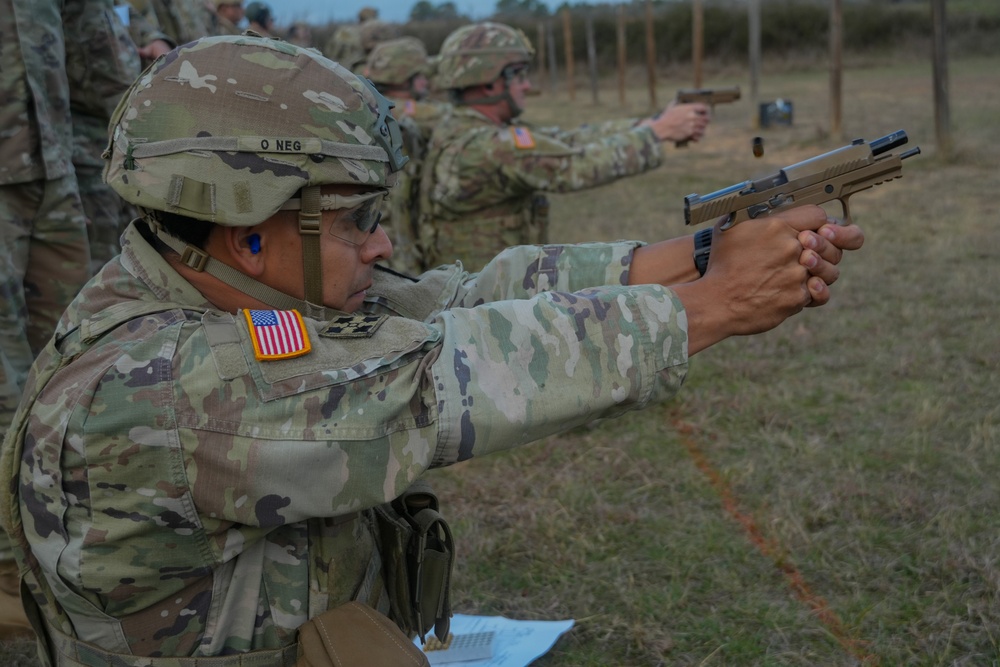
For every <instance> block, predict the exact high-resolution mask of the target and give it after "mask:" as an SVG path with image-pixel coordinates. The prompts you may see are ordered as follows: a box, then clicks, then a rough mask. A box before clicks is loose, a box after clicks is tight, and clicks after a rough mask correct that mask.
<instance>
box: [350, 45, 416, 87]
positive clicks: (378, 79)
mask: <svg viewBox="0 0 1000 667" xmlns="http://www.w3.org/2000/svg"><path fill="white" fill-rule="evenodd" d="M427 70H428V66H427V49H426V48H424V44H423V42H421V41H420V40H419V39H417V38H416V37H400V38H399V39H393V40H389V41H388V42H382V43H380V44H378V45H376V46H375V48H374V49H372V52H371V53H370V54H369V55H368V64H367V65H366V66H365V76H366V77H368V78H369V79H370V80H371V82H372V83H374V84H375V85H376V86H378V85H384V86H405V85H406V84H407V83H409V81H410V79H411V78H413V77H414V76H416V75H417V74H426V73H427Z"/></svg>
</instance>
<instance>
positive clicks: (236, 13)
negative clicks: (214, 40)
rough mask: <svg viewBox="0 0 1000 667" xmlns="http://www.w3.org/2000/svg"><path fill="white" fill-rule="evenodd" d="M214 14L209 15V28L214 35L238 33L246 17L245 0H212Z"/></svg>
mask: <svg viewBox="0 0 1000 667" xmlns="http://www.w3.org/2000/svg"><path fill="white" fill-rule="evenodd" d="M212 7H213V11H212V15H211V16H209V25H208V28H209V30H211V31H212V33H211V34H213V35H238V34H240V33H241V32H243V31H242V30H241V29H240V28H239V24H240V22H241V21H242V20H243V17H244V14H245V12H244V10H243V0H212Z"/></svg>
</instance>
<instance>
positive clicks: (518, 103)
mask: <svg viewBox="0 0 1000 667" xmlns="http://www.w3.org/2000/svg"><path fill="white" fill-rule="evenodd" d="M506 81H507V90H508V91H510V97H511V99H512V100H514V106H515V107H517V108H516V109H511V114H512V115H513V116H516V115H518V114H520V112H521V111H522V110H523V109H524V101H525V99H526V98H527V96H528V91H529V90H531V79H530V77H529V76H528V64H527V63H524V64H522V65H515V66H514V67H512V68H511V73H510V76H508V77H506Z"/></svg>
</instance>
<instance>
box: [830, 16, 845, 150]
mask: <svg viewBox="0 0 1000 667" xmlns="http://www.w3.org/2000/svg"><path fill="white" fill-rule="evenodd" d="M843 52H844V9H843V6H842V4H841V0H830V136H831V137H832V138H833V139H836V140H838V141H839V140H840V139H842V138H843V134H844V131H843V129H842V127H841V119H842V116H843V80H844V57H843Z"/></svg>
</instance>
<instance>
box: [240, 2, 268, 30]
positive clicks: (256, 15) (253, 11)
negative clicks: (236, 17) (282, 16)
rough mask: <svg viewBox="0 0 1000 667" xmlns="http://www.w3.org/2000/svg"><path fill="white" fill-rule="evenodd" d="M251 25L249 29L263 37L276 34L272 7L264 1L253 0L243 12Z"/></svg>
mask: <svg viewBox="0 0 1000 667" xmlns="http://www.w3.org/2000/svg"><path fill="white" fill-rule="evenodd" d="M243 13H244V14H245V15H246V17H247V21H249V22H250V25H249V26H247V27H248V29H249V30H253V31H254V32H255V33H257V34H258V35H261V36H262V37H273V36H274V16H273V15H272V13H271V8H270V7H269V6H267V5H266V4H264V3H263V2H251V3H250V4H249V5H247V7H246V10H244V12H243Z"/></svg>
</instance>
